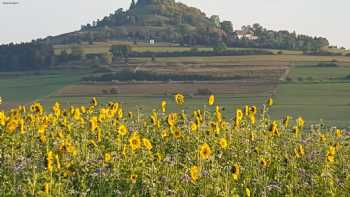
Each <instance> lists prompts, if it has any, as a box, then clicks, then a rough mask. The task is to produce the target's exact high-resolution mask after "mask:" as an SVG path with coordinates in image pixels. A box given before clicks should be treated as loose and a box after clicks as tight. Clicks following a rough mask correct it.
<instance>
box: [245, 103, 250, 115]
mask: <svg viewBox="0 0 350 197" xmlns="http://www.w3.org/2000/svg"><path fill="white" fill-rule="evenodd" d="M244 112H245V115H246V116H248V115H249V106H248V105H246V106H245V108H244Z"/></svg>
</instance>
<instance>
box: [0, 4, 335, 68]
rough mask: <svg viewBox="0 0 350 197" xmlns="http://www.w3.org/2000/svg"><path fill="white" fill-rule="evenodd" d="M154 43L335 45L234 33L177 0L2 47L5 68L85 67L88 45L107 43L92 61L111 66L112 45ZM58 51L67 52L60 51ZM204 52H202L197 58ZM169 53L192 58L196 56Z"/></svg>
mask: <svg viewBox="0 0 350 197" xmlns="http://www.w3.org/2000/svg"><path fill="white" fill-rule="evenodd" d="M150 40H154V41H155V42H156V43H160V42H164V43H168V44H170V45H176V46H179V45H180V46H181V47H188V49H186V51H189V50H192V49H198V46H201V47H203V48H204V49H205V51H208V50H207V48H208V47H209V48H214V49H215V48H216V49H218V50H220V51H224V50H225V49H226V47H231V48H232V47H244V48H265V49H278V50H299V51H306V52H312V53H309V54H313V55H315V54H316V55H317V54H318V53H319V52H320V50H321V49H322V48H324V47H327V46H328V45H329V42H328V40H327V39H326V38H322V37H312V36H306V35H298V34H296V33H295V32H292V33H290V32H288V31H272V30H268V29H265V28H264V27H262V26H261V25H259V24H254V25H252V26H250V25H249V26H244V27H243V28H242V30H236V31H234V29H233V25H232V22H230V21H221V20H220V17H219V16H217V15H213V16H211V17H208V16H207V15H206V14H205V13H204V12H202V11H201V10H200V9H197V8H193V7H189V6H187V5H185V4H182V3H179V2H176V1H175V0H139V1H138V2H135V1H134V0H132V2H131V5H130V8H129V9H128V10H125V11H124V10H123V9H118V10H116V11H115V12H114V13H113V14H110V15H109V16H106V17H104V18H103V19H99V20H97V21H94V22H92V24H87V25H83V26H82V27H81V29H80V30H78V31H74V32H70V33H66V34H62V35H58V36H49V37H47V38H44V39H38V40H35V41H32V42H31V43H21V44H12V43H11V44H8V45H1V46H0V70H2V71H8V70H23V69H26V70H33V69H42V68H48V67H49V66H55V65H57V64H62V63H63V64H64V63H67V62H69V61H72V60H74V61H78V63H77V64H81V63H79V61H80V60H81V59H82V55H81V54H83V55H86V54H84V51H86V50H85V48H86V47H85V46H86V45H90V46H93V45H94V44H95V43H102V44H99V46H103V50H100V49H98V50H97V51H99V50H100V51H103V52H100V51H99V52H97V53H96V54H93V56H92V57H90V58H92V59H95V58H96V56H97V58H99V59H107V60H108V61H107V62H110V59H113V58H115V57H113V56H112V57H111V54H110V52H109V51H110V47H112V45H114V44H112V45H111V44H110V43H114V42H115V41H124V42H125V41H126V42H127V43H134V44H136V43H147V44H148V43H149V42H150ZM62 45H63V46H62ZM118 45H120V44H118ZM148 45H149V44H148ZM57 46H59V47H57ZM66 46H68V47H66ZM71 46H73V47H71ZM84 47H85V48H84ZM106 47H107V48H106ZM57 48H60V49H63V50H59V51H60V53H57ZM88 48H89V49H90V48H93V47H88ZM66 49H67V50H66ZM69 51H71V52H69ZM82 51H83V52H82ZM94 51H95V49H94ZM175 51H178V49H176V50H175ZM161 52H163V51H161ZM224 52H225V51H224ZM199 53H200V52H196V54H199ZM207 53H208V52H206V53H204V52H203V53H200V54H199V55H200V56H206V54H207ZM209 53H210V52H209ZM250 53H251V52H249V54H250ZM211 54H212V53H211ZM215 54H216V53H215ZM231 54H233V53H232V52H226V53H225V55H231ZM241 54H247V53H245V52H242V53H241ZM112 55H115V54H112ZM165 55H170V56H182V55H184V56H191V55H192V52H186V53H175V54H169V53H167V54H165ZM234 55H237V53H234ZM134 56H136V57H146V56H147V57H151V56H152V57H153V56H157V54H154V53H142V54H139V53H137V54H134ZM161 56H164V54H161Z"/></svg>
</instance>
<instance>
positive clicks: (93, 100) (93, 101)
mask: <svg viewBox="0 0 350 197" xmlns="http://www.w3.org/2000/svg"><path fill="white" fill-rule="evenodd" d="M91 105H92V106H94V107H96V106H97V105H98V101H97V99H96V97H93V98H92V100H91Z"/></svg>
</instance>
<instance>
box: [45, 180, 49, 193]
mask: <svg viewBox="0 0 350 197" xmlns="http://www.w3.org/2000/svg"><path fill="white" fill-rule="evenodd" d="M49 192H50V186H49V183H47V182H46V183H45V185H44V193H45V194H49Z"/></svg>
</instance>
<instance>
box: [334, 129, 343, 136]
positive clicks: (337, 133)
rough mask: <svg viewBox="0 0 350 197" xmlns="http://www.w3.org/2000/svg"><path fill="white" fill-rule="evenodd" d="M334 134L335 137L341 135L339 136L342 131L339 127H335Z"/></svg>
mask: <svg viewBox="0 0 350 197" xmlns="http://www.w3.org/2000/svg"><path fill="white" fill-rule="evenodd" d="M335 135H336V136H337V137H341V136H342V135H343V132H342V131H341V130H340V129H336V130H335Z"/></svg>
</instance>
